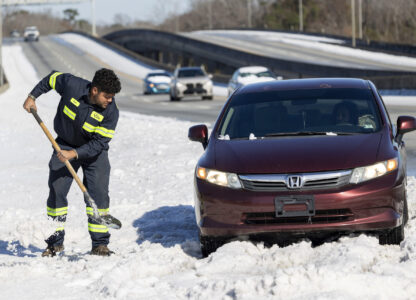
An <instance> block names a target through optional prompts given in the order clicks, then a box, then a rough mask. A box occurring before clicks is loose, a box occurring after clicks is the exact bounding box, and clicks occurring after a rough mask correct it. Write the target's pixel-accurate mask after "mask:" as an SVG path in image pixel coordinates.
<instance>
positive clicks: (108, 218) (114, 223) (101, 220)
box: [84, 191, 121, 229]
mask: <svg viewBox="0 0 416 300" xmlns="http://www.w3.org/2000/svg"><path fill="white" fill-rule="evenodd" d="M84 200H85V202H86V203H87V204H89V206H90V207H92V209H93V215H92V216H90V218H91V219H92V220H93V221H94V222H96V223H98V224H100V225H105V226H107V227H108V228H112V229H120V228H121V222H120V221H119V220H118V219H117V218H115V217H113V216H112V215H100V213H99V211H98V208H97V205H96V204H95V201H94V199H93V198H92V197H91V196H90V195H89V194H88V192H87V191H85V192H84Z"/></svg>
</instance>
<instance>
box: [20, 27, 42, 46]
mask: <svg viewBox="0 0 416 300" xmlns="http://www.w3.org/2000/svg"><path fill="white" fill-rule="evenodd" d="M39 35H40V34H39V30H38V28H37V27H36V26H29V27H26V28H25V31H24V33H23V37H24V38H25V42H28V41H36V42H37V41H39Z"/></svg>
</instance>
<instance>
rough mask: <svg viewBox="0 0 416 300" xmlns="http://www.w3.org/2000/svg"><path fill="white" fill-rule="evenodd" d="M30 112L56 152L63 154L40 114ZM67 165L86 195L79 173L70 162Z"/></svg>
mask: <svg viewBox="0 0 416 300" xmlns="http://www.w3.org/2000/svg"><path fill="white" fill-rule="evenodd" d="M30 112H31V113H32V115H33V116H34V117H35V119H36V121H37V122H38V123H39V125H40V127H41V128H42V130H43V132H44V133H45V134H46V136H47V137H48V139H49V141H50V142H51V143H52V146H53V148H54V149H55V151H56V152H61V147H59V145H58V143H57V142H56V141H55V139H54V138H53V136H52V134H51V133H50V132H49V130H48V128H46V126H45V124H44V123H43V121H42V119H41V118H40V117H39V115H38V113H37V112H36V110H35V109H33V108H31V109H30ZM65 165H66V167H67V168H68V170H69V172H70V173H71V175H72V177H74V179H75V181H76V182H77V184H78V186H79V188H80V189H81V191H82V192H83V193H85V192H86V191H87V188H86V187H85V186H84V184H83V183H82V182H81V180H80V179H79V177H78V175H77V173H76V172H75V170H74V168H73V167H72V165H71V163H70V162H69V160H66V161H65Z"/></svg>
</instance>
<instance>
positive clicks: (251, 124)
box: [217, 88, 381, 140]
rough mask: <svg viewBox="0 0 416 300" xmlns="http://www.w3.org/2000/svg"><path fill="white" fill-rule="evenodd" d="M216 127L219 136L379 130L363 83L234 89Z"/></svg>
mask: <svg viewBox="0 0 416 300" xmlns="http://www.w3.org/2000/svg"><path fill="white" fill-rule="evenodd" d="M230 101H231V102H230V104H229V105H228V107H227V110H226V112H225V114H224V117H223V119H222V121H221V125H220V126H219V127H218V132H217V136H218V137H219V138H220V139H227V140H228V139H253V138H273V137H281V136H302V135H346V134H365V133H372V132H376V131H378V130H380V124H381V121H380V116H379V111H378V108H377V105H376V103H375V100H374V97H373V95H372V93H371V91H370V90H367V89H351V88H350V89H335V88H333V89H309V90H307V89H305V90H283V91H267V92H257V93H246V94H237V95H235V96H234V97H233V98H232V99H231V100H230Z"/></svg>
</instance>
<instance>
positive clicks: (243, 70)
mask: <svg viewBox="0 0 416 300" xmlns="http://www.w3.org/2000/svg"><path fill="white" fill-rule="evenodd" d="M268 70H269V69H267V68H266V67H263V66H250V67H242V68H240V69H238V71H239V72H240V73H258V72H264V71H268Z"/></svg>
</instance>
